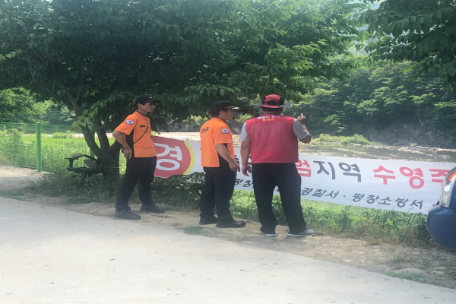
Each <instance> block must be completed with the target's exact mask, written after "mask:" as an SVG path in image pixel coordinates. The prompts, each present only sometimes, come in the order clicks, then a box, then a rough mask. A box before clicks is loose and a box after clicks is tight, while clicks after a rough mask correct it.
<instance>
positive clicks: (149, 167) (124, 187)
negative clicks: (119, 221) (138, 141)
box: [116, 156, 157, 211]
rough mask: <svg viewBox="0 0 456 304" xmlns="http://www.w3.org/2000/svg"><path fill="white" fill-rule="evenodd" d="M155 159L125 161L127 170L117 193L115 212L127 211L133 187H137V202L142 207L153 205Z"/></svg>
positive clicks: (144, 158)
mask: <svg viewBox="0 0 456 304" xmlns="http://www.w3.org/2000/svg"><path fill="white" fill-rule="evenodd" d="M156 166H157V157H156V156H154V157H138V158H136V157H133V158H131V159H129V160H128V161H127V169H126V171H125V176H124V178H123V180H122V183H121V184H120V186H119V189H118V191H117V199H116V211H128V210H130V206H129V205H128V200H129V199H130V196H131V194H132V193H133V190H134V189H135V186H136V185H138V194H139V200H140V201H141V202H142V203H143V205H154V201H153V199H152V182H153V181H154V172H155V167H156Z"/></svg>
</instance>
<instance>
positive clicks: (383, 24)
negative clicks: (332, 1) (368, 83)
mask: <svg viewBox="0 0 456 304" xmlns="http://www.w3.org/2000/svg"><path fill="white" fill-rule="evenodd" d="M365 2H378V1H373V0H366V1H365ZM362 22H365V23H367V25H368V27H367V31H366V36H365V37H364V38H370V39H371V42H370V43H369V44H368V46H367V48H366V49H367V50H368V51H369V52H372V54H374V55H375V56H377V58H380V59H391V60H395V61H402V60H410V61H413V62H417V63H418V65H416V67H417V68H418V70H419V71H421V72H423V73H425V72H429V71H437V72H438V73H439V74H440V75H442V76H443V77H444V78H445V79H446V82H447V84H448V85H449V86H451V87H452V88H453V89H456V2H455V1H454V0H385V1H381V2H380V5H379V6H378V7H375V8H373V9H370V10H367V11H366V12H365V14H364V16H363V17H362Z"/></svg>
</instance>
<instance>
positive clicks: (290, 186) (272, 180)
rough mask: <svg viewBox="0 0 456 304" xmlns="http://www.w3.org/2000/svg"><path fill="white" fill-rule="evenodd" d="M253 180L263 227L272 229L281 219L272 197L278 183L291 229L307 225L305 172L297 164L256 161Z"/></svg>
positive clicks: (267, 230) (301, 229)
mask: <svg viewBox="0 0 456 304" xmlns="http://www.w3.org/2000/svg"><path fill="white" fill-rule="evenodd" d="M252 180H253V191H254V194H255V201H256V204H257V208H258V217H259V220H260V223H261V231H262V232H264V233H272V232H274V231H275V228H276V226H277V219H276V217H275V215H274V212H273V209H272V197H273V193H274V189H275V187H276V186H277V187H278V188H279V192H280V199H281V201H282V208H283V212H284V214H285V217H286V219H287V222H288V227H289V229H290V230H289V231H290V233H299V232H302V231H303V230H305V229H306V222H305V221H304V216H303V214H302V207H301V176H299V174H298V170H297V169H296V165H295V164H253V165H252Z"/></svg>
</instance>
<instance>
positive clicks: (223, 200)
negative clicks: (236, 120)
mask: <svg viewBox="0 0 456 304" xmlns="http://www.w3.org/2000/svg"><path fill="white" fill-rule="evenodd" d="M236 109H239V108H237V107H234V106H233V105H232V104H231V102H230V101H229V100H220V101H216V102H215V103H214V104H213V105H212V107H211V109H210V110H209V114H210V115H211V116H212V118H211V119H210V120H209V121H207V122H205V123H204V124H203V125H202V126H201V129H200V137H201V165H202V166H203V170H204V172H205V173H206V175H205V183H204V188H203V192H202V193H201V198H200V210H201V214H200V222H199V223H200V225H207V224H215V223H217V227H218V228H241V227H244V226H245V222H244V221H235V220H234V219H233V216H232V215H231V212H230V200H231V196H232V195H233V191H234V184H235V182H236V173H237V172H238V171H239V164H238V163H237V162H236V161H235V159H234V147H233V136H232V134H231V130H230V128H229V127H228V124H227V123H226V121H227V120H231V119H233V114H234V113H233V110H236ZM214 209H215V210H217V215H218V219H217V218H216V217H215V216H214V211H215V210H214Z"/></svg>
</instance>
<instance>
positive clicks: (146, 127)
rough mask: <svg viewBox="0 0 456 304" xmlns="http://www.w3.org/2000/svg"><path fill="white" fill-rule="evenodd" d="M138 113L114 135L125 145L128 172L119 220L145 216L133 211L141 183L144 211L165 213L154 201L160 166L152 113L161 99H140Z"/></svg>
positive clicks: (122, 188)
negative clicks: (134, 195)
mask: <svg viewBox="0 0 456 304" xmlns="http://www.w3.org/2000/svg"><path fill="white" fill-rule="evenodd" d="M135 101H136V111H135V112H134V113H133V114H130V115H128V116H127V118H126V119H125V121H124V122H123V123H121V124H120V125H119V126H118V127H117V128H116V129H115V130H114V131H113V132H112V136H113V137H114V138H115V139H116V140H117V141H118V142H119V143H120V144H121V145H122V146H123V151H124V152H123V154H124V156H125V159H126V160H127V169H126V171H125V176H124V178H123V180H122V183H121V184H120V186H119V189H118V191H117V199H116V213H115V214H114V216H115V217H117V218H120V219H127V220H139V219H140V218H141V216H139V215H138V214H136V213H133V212H131V209H130V206H129V205H128V200H129V199H130V196H131V194H132V193H133V190H134V188H135V186H136V184H138V194H139V200H140V201H141V202H142V206H141V211H142V212H152V213H163V212H165V211H164V210H163V209H161V208H160V207H158V206H156V205H155V203H154V201H153V199H152V189H151V188H152V187H151V184H152V182H153V181H154V172H155V167H156V165H157V151H155V146H154V142H153V141H152V138H151V137H150V135H151V132H152V130H151V127H150V118H149V116H148V115H149V113H151V112H153V111H154V109H155V105H156V103H158V102H160V100H157V99H154V98H152V97H150V96H147V95H142V96H139V97H137V98H136V100H135Z"/></svg>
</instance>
